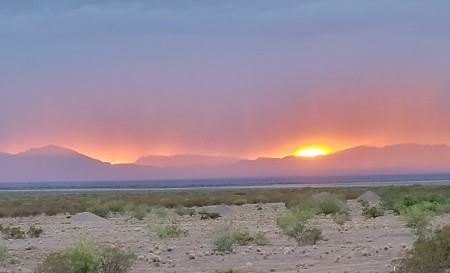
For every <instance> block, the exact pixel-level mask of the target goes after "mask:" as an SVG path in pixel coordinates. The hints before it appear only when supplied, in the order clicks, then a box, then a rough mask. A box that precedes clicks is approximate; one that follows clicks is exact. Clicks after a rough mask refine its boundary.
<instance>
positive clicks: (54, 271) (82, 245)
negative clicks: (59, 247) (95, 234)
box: [35, 239, 101, 273]
mask: <svg viewBox="0 0 450 273" xmlns="http://www.w3.org/2000/svg"><path fill="white" fill-rule="evenodd" d="M100 262H101V257H100V255H99V253H98V247H97V246H96V245H95V244H94V243H92V242H91V241H88V240H86V239H83V240H80V241H78V242H77V243H76V244H75V245H74V246H71V247H69V248H67V249H65V250H63V251H57V252H52V253H50V254H48V255H47V256H46V257H45V258H44V260H43V262H42V263H41V264H40V265H39V266H38V268H37V269H36V271H35V272H36V273H61V272H65V273H91V272H98V268H99V266H100Z"/></svg>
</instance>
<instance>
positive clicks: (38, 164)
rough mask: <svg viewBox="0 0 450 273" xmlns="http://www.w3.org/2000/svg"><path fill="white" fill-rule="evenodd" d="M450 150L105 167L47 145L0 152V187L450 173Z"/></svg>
mask: <svg viewBox="0 0 450 273" xmlns="http://www.w3.org/2000/svg"><path fill="white" fill-rule="evenodd" d="M449 172H450V146H447V145H421V144H397V145H391V146H385V147H368V146H358V147H354V148H349V149H346V150H341V151H338V152H335V153H332V154H329V155H325V156H319V157H316V158H300V157H295V156H287V157H284V158H258V159H255V160H247V159H239V158H232V157H221V156H204V155H175V156H147V157H142V158H140V159H138V160H137V161H136V162H135V163H133V164H115V165H113V164H110V163H108V162H102V161H100V160H97V159H94V158H91V157H88V156H86V155H83V154H80V153H78V152H76V151H73V150H70V149H67V148H62V147H58V146H55V145H49V146H45V147H42V148H33V149H30V150H28V151H25V152H22V153H19V154H8V153H0V182H34V181H41V182H42V181H49V182H50V181H106V180H111V181H114V180H151V179H183V178H228V177H264V176H315V175H320V176H324V175H376V174H418V173H449Z"/></svg>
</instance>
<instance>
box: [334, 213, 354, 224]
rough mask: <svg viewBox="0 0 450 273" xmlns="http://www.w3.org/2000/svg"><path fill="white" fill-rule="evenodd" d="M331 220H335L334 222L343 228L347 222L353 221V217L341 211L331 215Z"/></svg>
mask: <svg viewBox="0 0 450 273" xmlns="http://www.w3.org/2000/svg"><path fill="white" fill-rule="evenodd" d="M331 218H332V219H333V221H334V222H335V223H336V224H338V225H340V226H342V225H343V224H344V223H345V222H347V221H350V220H351V219H352V217H351V216H350V213H349V212H348V211H339V212H336V213H333V214H332V215H331Z"/></svg>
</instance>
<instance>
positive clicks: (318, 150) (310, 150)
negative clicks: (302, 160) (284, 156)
mask: <svg viewBox="0 0 450 273" xmlns="http://www.w3.org/2000/svg"><path fill="white" fill-rule="evenodd" d="M331 152H332V151H331V149H330V148H329V147H326V146H324V145H309V146H304V147H301V148H300V149H298V150H297V152H296V153H295V156H298V157H317V156H323V155H327V154H329V153H331Z"/></svg>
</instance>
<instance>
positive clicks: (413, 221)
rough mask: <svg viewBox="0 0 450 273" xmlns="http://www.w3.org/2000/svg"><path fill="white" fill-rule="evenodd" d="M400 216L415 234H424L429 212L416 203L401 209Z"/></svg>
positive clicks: (429, 217)
mask: <svg viewBox="0 0 450 273" xmlns="http://www.w3.org/2000/svg"><path fill="white" fill-rule="evenodd" d="M400 217H401V218H402V219H403V220H404V221H405V222H406V226H407V227H409V228H411V229H412V230H413V231H414V233H415V234H417V235H424V233H425V231H426V230H427V228H428V226H429V225H430V220H431V215H430V212H429V211H426V210H424V209H423V208H422V207H420V206H416V205H415V206H412V207H409V208H407V209H405V210H403V211H402V212H401V213H400Z"/></svg>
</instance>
